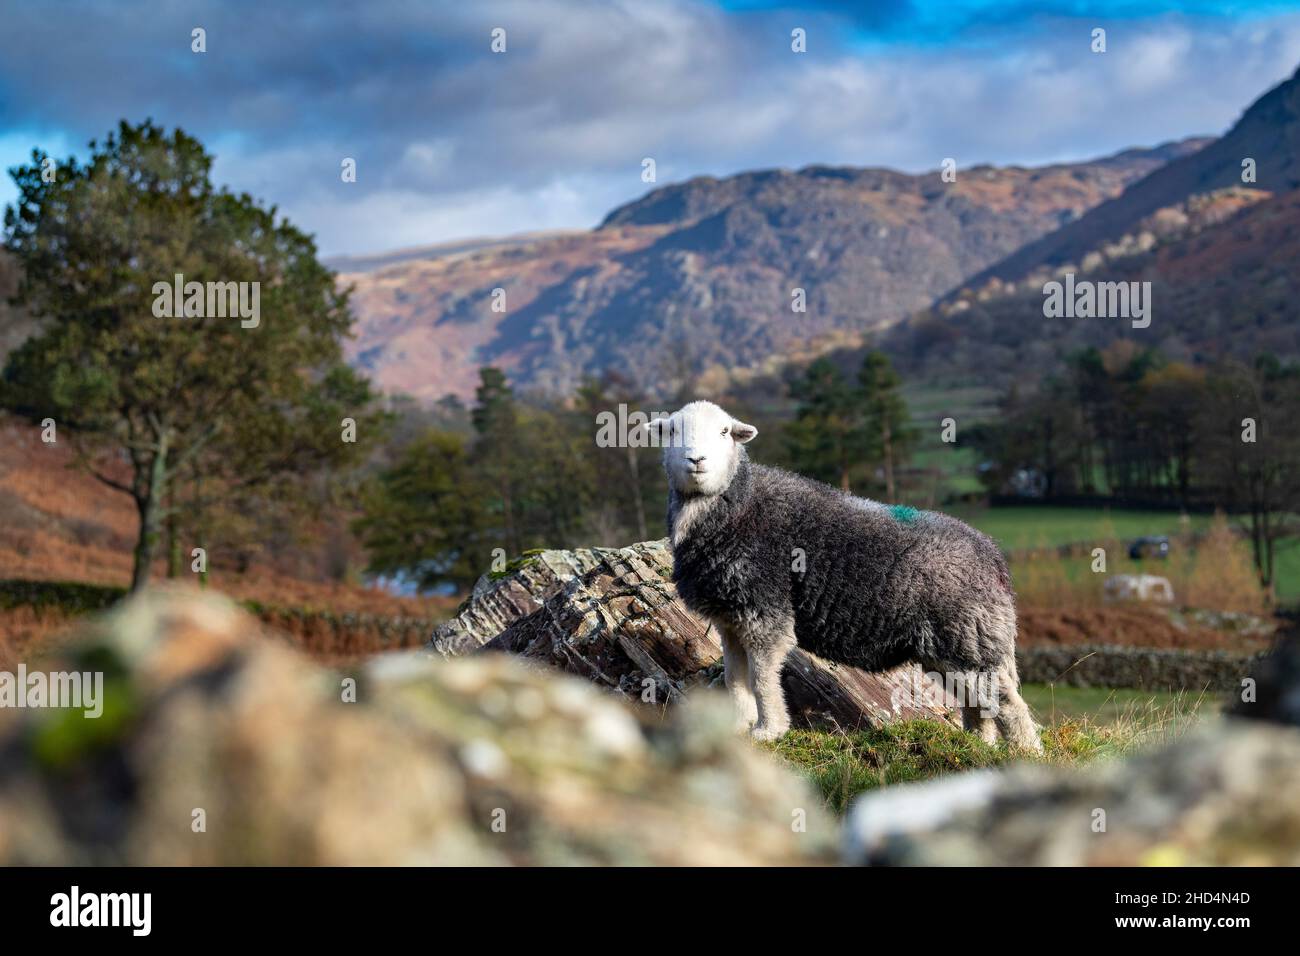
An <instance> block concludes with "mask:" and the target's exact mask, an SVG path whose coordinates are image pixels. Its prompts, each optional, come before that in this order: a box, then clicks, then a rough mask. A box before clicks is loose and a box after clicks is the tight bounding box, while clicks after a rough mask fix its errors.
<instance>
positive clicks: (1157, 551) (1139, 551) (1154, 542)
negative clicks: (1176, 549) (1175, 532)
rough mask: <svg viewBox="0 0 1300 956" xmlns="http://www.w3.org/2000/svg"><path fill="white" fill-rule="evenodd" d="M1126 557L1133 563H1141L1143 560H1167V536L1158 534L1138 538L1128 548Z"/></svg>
mask: <svg viewBox="0 0 1300 956" xmlns="http://www.w3.org/2000/svg"><path fill="white" fill-rule="evenodd" d="M1128 556H1129V557H1130V558H1132V559H1133V560H1134V561H1141V560H1142V559H1143V558H1167V557H1169V536H1168V535H1164V534H1160V535H1149V536H1147V537H1144V538H1138V539H1137V540H1136V541H1134V542H1133V543H1132V544H1130V545H1129V546H1128Z"/></svg>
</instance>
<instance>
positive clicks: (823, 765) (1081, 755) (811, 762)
mask: <svg viewBox="0 0 1300 956" xmlns="http://www.w3.org/2000/svg"><path fill="white" fill-rule="evenodd" d="M1025 698H1026V700H1027V701H1028V702H1029V705H1030V707H1031V708H1033V709H1034V711H1035V714H1036V716H1038V718H1039V720H1040V722H1041V723H1042V724H1043V728H1044V729H1043V749H1044V753H1043V755H1042V756H1041V757H1036V756H1031V755H1027V754H1024V753H1019V752H1014V751H1011V750H1009V749H1008V748H1007V747H1006V745H1005V744H1003V743H999V744H997V745H996V746H991V745H989V744H986V743H983V742H982V741H981V740H980V739H979V738H978V737H976V736H975V735H974V734H970V733H967V732H965V731H963V730H959V729H957V728H956V727H952V726H949V725H947V724H943V723H940V722H939V721H934V720H912V721H902V722H899V723H895V724H890V725H887V726H885V727H880V728H875V729H870V730H858V731H852V732H845V731H826V730H794V731H791V732H790V733H788V734H786V736H785V737H783V738H782V739H781V740H780V741H777V742H776V743H773V744H765V745H764V746H766V747H768V748H769V749H770V750H771V751H772V752H774V753H776V754H777V755H778V756H779V757H781V758H782V759H783V760H785V761H786V762H787V763H789V764H791V765H792V766H793V767H794V768H795V770H796V771H798V772H799V773H801V774H802V775H803V776H805V777H806V778H807V779H808V780H809V781H810V782H811V783H812V785H813V786H814V787H815V788H816V789H817V791H818V792H819V793H820V794H821V795H822V797H823V799H825V801H826V804H827V806H828V807H830V809H831V810H833V811H834V812H836V813H843V812H844V811H845V810H846V809H848V806H849V804H850V803H851V802H852V800H853V798H854V797H856V796H857V795H858V794H860V793H862V792H864V791H866V790H873V789H875V788H877V787H883V786H889V785H892V784H898V783H908V782H912V781H918V780H927V779H930V778H932V777H938V776H942V775H944V774H949V773H961V772H963V771H967V770H975V769H978V768H982V767H998V766H1001V765H1003V764H1006V763H1010V762H1013V761H1035V762H1041V763H1046V764H1054V765H1062V766H1075V765H1079V764H1084V763H1088V762H1090V761H1092V760H1097V759H1105V758H1110V757H1115V756H1122V755H1124V754H1127V753H1131V752H1133V751H1134V750H1136V749H1137V748H1139V747H1143V746H1149V745H1151V744H1155V743H1162V742H1167V741H1169V740H1172V739H1174V738H1175V737H1177V736H1178V735H1179V734H1181V733H1183V732H1184V731H1185V730H1186V729H1187V728H1189V727H1191V726H1193V725H1194V724H1195V723H1196V722H1197V721H1198V720H1199V719H1200V718H1201V717H1202V716H1205V715H1206V714H1208V713H1210V712H1212V711H1213V710H1214V709H1215V706H1216V704H1217V702H1215V701H1212V700H1210V699H1203V698H1199V697H1196V696H1194V695H1185V694H1182V695H1179V694H1152V693H1145V692H1139V691H1109V690H1094V689H1091V688H1074V687H1056V688H1055V689H1054V691H1053V689H1051V688H1048V687H1046V686H1044V685H1026V687H1025Z"/></svg>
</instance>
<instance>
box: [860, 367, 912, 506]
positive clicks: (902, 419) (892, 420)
mask: <svg viewBox="0 0 1300 956" xmlns="http://www.w3.org/2000/svg"><path fill="white" fill-rule="evenodd" d="M902 384H903V383H902V380H901V379H900V378H899V377H898V373H897V372H895V371H894V369H893V366H891V365H890V364H889V359H888V358H887V357H886V356H885V354H884V353H883V352H877V351H874V350H873V351H870V352H868V353H867V354H866V356H865V357H864V358H863V360H862V368H861V369H859V370H858V390H859V397H858V400H859V401H860V402H861V406H862V419H863V424H862V427H863V429H864V431H865V435H864V436H863V444H865V445H866V446H867V447H868V448H869V449H870V450H871V451H872V452H874V453H875V454H874V455H873V457H875V458H876V459H877V460H879V461H880V463H881V466H882V469H883V471H884V476H885V500H886V501H894V500H895V492H896V487H895V483H894V467H895V465H897V464H900V463H901V462H903V461H905V460H906V458H907V456H908V455H909V454H910V453H911V450H912V448H913V447H915V445H916V441H917V435H916V430H915V429H913V428H912V427H911V426H910V425H909V424H908V415H907V403H906V402H904V401H903V396H902V394H901V392H900V389H901V388H902Z"/></svg>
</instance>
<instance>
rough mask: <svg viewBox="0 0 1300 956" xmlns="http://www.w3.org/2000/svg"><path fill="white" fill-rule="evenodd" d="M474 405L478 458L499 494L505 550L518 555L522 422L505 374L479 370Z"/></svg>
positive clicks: (497, 507)
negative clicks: (517, 499)
mask: <svg viewBox="0 0 1300 956" xmlns="http://www.w3.org/2000/svg"><path fill="white" fill-rule="evenodd" d="M474 399H475V402H476V404H475V406H474V408H473V410H472V411H471V413H470V419H471V421H472V422H473V423H474V431H475V432H477V434H478V444H477V445H476V447H475V458H476V459H477V460H478V462H479V464H480V470H481V473H482V474H483V476H484V477H485V478H486V479H487V483H488V486H489V487H490V488H492V489H493V490H494V491H495V493H496V501H495V502H494V504H493V508H492V510H493V511H494V512H495V513H496V514H498V515H500V518H501V523H502V528H503V530H504V533H505V547H506V550H507V551H508V552H509V553H510V554H518V553H519V550H520V546H519V529H518V527H517V526H516V521H515V482H516V467H517V464H518V462H520V461H521V460H522V459H521V457H520V455H519V422H518V413H517V410H516V408H515V396H514V392H513V391H512V390H511V388H510V386H509V384H508V383H507V382H506V376H505V373H504V372H502V371H501V370H500V369H499V368H493V367H491V366H487V367H484V368H481V369H479V385H478V388H477V389H475V392H474Z"/></svg>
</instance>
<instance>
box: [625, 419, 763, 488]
mask: <svg viewBox="0 0 1300 956" xmlns="http://www.w3.org/2000/svg"><path fill="white" fill-rule="evenodd" d="M646 428H647V429H648V430H649V431H650V434H651V435H652V436H653V437H654V438H655V439H656V440H657V441H658V443H659V444H660V445H661V446H662V447H663V450H664V471H666V472H667V473H668V483H669V484H670V485H672V486H673V488H675V489H676V490H677V491H678V492H680V493H681V494H683V495H720V494H722V492H724V491H726V490H727V486H729V485H730V484H731V479H732V478H734V477H735V475H736V466H737V463H738V462H739V460H740V446H741V445H743V444H745V442H747V441H750V440H751V439H753V437H754V436H755V435H757V434H758V429H757V428H755V427H754V426H753V425H746V424H745V423H744V422H740V421H736V419H734V418H732V417H731V416H730V415H728V414H727V413H726V412H724V411H723V410H722V409H720V408H719V407H718V406H717V405H714V404H713V403H712V402H691V403H690V404H689V405H686V406H683V407H682V408H681V409H680V410H678V411H675V412H673V413H672V415H670V416H669V417H668V418H657V419H655V420H654V421H652V422H650V424H649V425H647V426H646Z"/></svg>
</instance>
